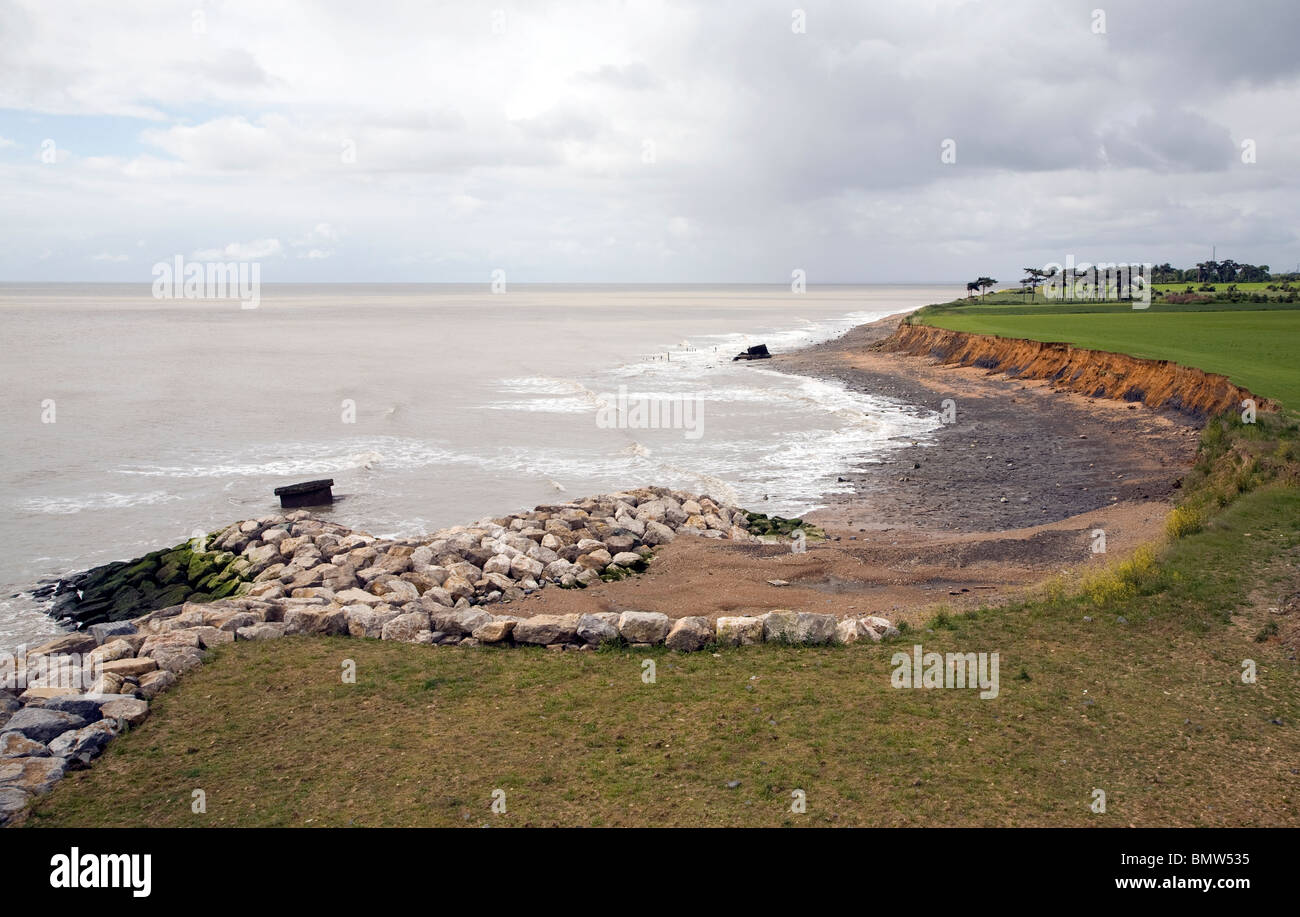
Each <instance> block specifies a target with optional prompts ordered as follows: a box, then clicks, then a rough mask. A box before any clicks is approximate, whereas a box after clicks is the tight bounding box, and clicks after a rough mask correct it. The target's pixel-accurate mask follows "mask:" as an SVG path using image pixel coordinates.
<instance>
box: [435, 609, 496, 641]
mask: <svg viewBox="0 0 1300 917" xmlns="http://www.w3.org/2000/svg"><path fill="white" fill-rule="evenodd" d="M430 620H431V623H432V627H433V629H434V630H438V631H442V632H443V633H445V634H455V635H457V636H461V637H469V636H472V635H473V634H474V631H475V630H476V629H477V628H479V627H482V626H483V625H484V624H487V623H488V622H489V621H491V620H493V617H492V615H490V614H488V613H487V612H486V611H482V610H480V609H477V608H447V609H445V610H439V611H438V612H437V613H436V614H434V615H432V616H431V618H430Z"/></svg>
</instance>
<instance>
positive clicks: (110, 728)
mask: <svg viewBox="0 0 1300 917" xmlns="http://www.w3.org/2000/svg"><path fill="white" fill-rule="evenodd" d="M115 735H117V723H116V722H114V721H113V720H100V721H99V722H98V723H91V724H90V725H89V726H86V727H83V728H81V729H77V730H74V731H72V732H65V733H64V734H63V735H61V736H59V737H58V738H57V739H55V740H54V741H53V742H51V743H50V756H51V757H58V758H66V759H67V761H68V767H70V768H72V767H78V766H80V767H85V766H87V765H88V764H90V762H91V761H92V760H94V759H95V758H98V757H99V755H100V754H101V753H102V752H103V751H104V749H105V748H106V747H107V746H108V743H109V742H111V741H112V740H113V736H115Z"/></svg>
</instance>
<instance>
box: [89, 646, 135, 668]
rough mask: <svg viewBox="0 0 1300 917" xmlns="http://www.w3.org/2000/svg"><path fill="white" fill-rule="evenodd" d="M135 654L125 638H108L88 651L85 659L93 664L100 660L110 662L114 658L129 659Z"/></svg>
mask: <svg viewBox="0 0 1300 917" xmlns="http://www.w3.org/2000/svg"><path fill="white" fill-rule="evenodd" d="M133 656H135V648H134V647H133V646H131V644H130V643H128V642H127V641H125V640H110V641H109V642H107V643H101V644H100V645H99V646H97V647H95V649H93V650H91V651H90V655H89V656H87V657H86V658H87V660H88V661H89V662H90V663H91V664H92V665H94V664H95V663H100V662H112V661H114V660H115V659H130V658H132V657H133Z"/></svg>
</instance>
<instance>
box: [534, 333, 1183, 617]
mask: <svg viewBox="0 0 1300 917" xmlns="http://www.w3.org/2000/svg"><path fill="white" fill-rule="evenodd" d="M897 322H898V318H897V317H895V318H891V319H886V320H884V321H881V322H876V323H873V324H870V325H862V326H859V327H857V328H855V329H853V330H851V331H849V332H848V333H847V334H845V335H844V336H843V337H840V338H838V339H836V340H834V341H829V342H827V343H824V344H820V345H818V346H816V347H812V348H809V349H807V350H803V351H800V352H797V353H793V354H788V355H778V356H776V357H774V358H773V359H772V360H769V361H764V363H763V364H761V365H763V366H764V367H766V368H771V369H778V370H784V371H788V372H792V373H798V374H800V375H807V376H817V377H821V378H833V379H838V380H840V381H842V382H843V383H845V384H846V385H848V386H850V387H852V388H854V389H856V390H860V391H865V392H871V393H874V394H878V395H884V396H888V397H893V398H897V399H899V400H901V401H906V402H908V403H911V404H915V405H921V406H925V407H929V408H932V409H933V410H935V411H942V410H943V402H944V400H945V399H951V400H952V401H953V402H954V404H955V408H956V416H955V420H954V422H953V423H950V424H946V425H945V426H944V427H943V428H942V429H941V430H940V431H939V432H938V433H937V434H935V435H934V437H932V438H931V439H930V440H928V441H927V442H928V444H927V445H911V444H909V445H908V446H906V447H904V448H902V449H899V450H897V451H895V452H893V453H892V454H891V455H890V457H889V459H888V460H887V461H885V462H879V463H873V464H867V465H863V466H861V467H859V468H856V469H853V470H851V471H850V470H846V472H845V473H844V475H843V477H842V478H841V480H843V481H844V482H846V483H850V484H851V485H852V491H853V492H852V493H849V494H835V495H829V496H828V497H827V503H828V505H827V507H826V508H824V509H822V510H818V511H817V512H815V513H812V514H810V515H809V517H808V518H809V520H810V521H812V522H815V523H816V524H818V525H820V526H822V527H823V528H824V529H825V530H826V533H827V536H828V540H827V541H825V542H818V543H810V544H809V546H808V550H807V552H806V553H804V554H794V553H792V552H791V551H790V549H789V548H788V547H786V546H783V545H757V544H740V543H731V542H725V541H708V540H704V539H695V538H688V537H679V538H677V539H676V540H675V541H674V542H673V543H672V544H671V545H668V546H666V547H665V548H662V549H661V550H660V551H659V552H658V553H657V555H656V557H655V560H654V562H653V564H652V565H651V568H650V570H649V572H647V573H646V574H644V575H642V576H638V577H634V578H632V579H628V580H623V581H620V582H615V583H602V584H599V585H596V586H592V587H590V588H587V589H584V590H561V589H546V590H542V591H541V592H539V593H537V594H535V595H533V596H530V597H529V598H528V599H525V600H524V601H523V602H517V603H513V604H512V607H511V608H510V613H513V614H520V615H533V614H566V613H573V612H595V611H621V610H627V609H637V610H642V611H661V612H664V613H665V614H667V615H669V616H670V617H674V618H676V617H682V616H685V615H704V616H707V617H710V618H714V617H717V616H719V615H731V614H761V613H762V612H764V611H769V610H771V609H774V608H790V609H795V610H799V611H818V612H832V613H835V614H838V615H841V616H845V615H859V614H881V615H883V616H885V617H888V618H890V619H892V620H896V621H901V620H907V621H910V622H911V623H918V622H919V621H921V620H923V619H924V618H925V617H926V616H927V615H928V614H930V613H932V611H933V609H934V608H935V607H936V606H939V605H947V606H950V607H953V608H964V607H971V606H974V605H978V604H994V603H998V602H1004V601H1008V600H1011V599H1014V598H1016V597H1018V596H1022V595H1024V594H1025V592H1026V590H1027V589H1031V588H1033V587H1034V586H1035V585H1036V584H1039V583H1041V582H1043V581H1044V580H1047V579H1050V578H1053V577H1061V576H1064V577H1066V578H1067V579H1068V578H1073V577H1077V576H1078V575H1079V574H1080V572H1082V571H1083V570H1085V569H1086V568H1088V567H1094V566H1098V565H1101V564H1105V563H1107V562H1108V561H1110V560H1114V559H1115V558H1116V557H1117V556H1123V555H1125V554H1127V553H1128V552H1130V551H1132V550H1133V549H1134V548H1135V547H1137V546H1138V545H1140V544H1142V543H1143V542H1146V541H1150V540H1153V539H1155V538H1157V537H1158V536H1159V534H1160V532H1161V529H1162V526H1163V520H1164V517H1165V515H1166V514H1167V512H1168V511H1169V506H1170V499H1171V497H1172V495H1173V494H1174V493H1176V490H1177V487H1178V486H1179V482H1180V480H1181V478H1182V475H1183V473H1184V472H1185V471H1186V469H1187V468H1188V467H1190V465H1191V463H1192V459H1193V457H1194V455H1195V451H1196V443H1197V437H1198V433H1199V427H1198V425H1197V423H1196V422H1195V421H1194V420H1192V419H1190V418H1187V417H1185V416H1183V415H1181V414H1178V413H1175V412H1172V411H1153V410H1151V409H1148V408H1146V407H1144V406H1142V405H1138V404H1128V403H1125V402H1119V401H1109V400H1105V399H1092V398H1087V397H1084V396H1081V395H1075V394H1070V393H1063V392H1057V391H1054V390H1053V389H1052V388H1051V387H1050V386H1049V385H1048V384H1046V383H1042V382H1025V381H1019V380H1015V379H1010V378H1007V377H1006V376H1002V375H996V374H990V373H988V372H986V371H985V370H981V369H977V368H970V367H955V366H940V365H936V364H935V362H934V361H933V360H931V359H929V358H926V357H914V356H904V355H898V354H891V353H882V352H879V351H872V350H869V349H868V348H869V346H870V344H871V343H873V342H874V341H876V340H879V339H881V338H882V337H884V336H886V335H888V334H889V333H890V332H891V331H892V330H893V328H894V327H895V326H896V324H897ZM1098 529H1100V530H1102V531H1103V532H1104V533H1105V535H1104V537H1105V549H1106V550H1105V552H1104V553H1099V552H1096V551H1095V550H1094V548H1096V547H1097V546H1099V540H1098V539H1097V537H1096V536H1095V535H1094V534H1093V533H1094V532H1095V531H1096V530H1098ZM770 580H778V581H784V582H785V583H787V584H788V585H771V584H770V583H769V581H770Z"/></svg>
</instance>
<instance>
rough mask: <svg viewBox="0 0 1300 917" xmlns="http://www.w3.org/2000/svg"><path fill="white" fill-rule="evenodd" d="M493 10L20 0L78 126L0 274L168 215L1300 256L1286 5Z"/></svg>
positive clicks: (952, 253)
mask: <svg viewBox="0 0 1300 917" xmlns="http://www.w3.org/2000/svg"><path fill="white" fill-rule="evenodd" d="M495 8H496V7H495V6H494V5H493V4H486V5H484V4H457V5H454V6H452V7H439V8H432V7H430V8H428V9H426V8H424V7H421V6H419V5H413V6H402V7H401V8H400V13H399V12H398V10H397V7H387V6H385V5H384V4H382V3H381V4H379V5H378V6H377V7H371V6H363V7H356V6H353V5H348V4H324V5H321V4H312V3H307V2H305V0H302V2H299V0H286V2H285V3H283V4H277V5H275V8H274V9H271V8H269V7H267V5H265V4H258V3H254V2H252V0H228V2H224V3H222V4H220V5H217V6H212V7H211V8H205V15H204V22H205V26H206V28H205V29H204V30H203V31H202V32H196V31H195V30H194V29H193V22H192V17H191V15H190V11H189V10H185V9H176V10H169V9H165V8H160V7H157V6H155V5H153V4H150V3H147V2H145V0H122V2H121V3H119V4H114V6H113V7H112V8H111V9H107V8H102V7H101V6H99V5H95V4H86V5H84V6H81V7H78V8H77V9H76V12H75V14H68V13H65V12H60V13H54V12H50V11H49V9H48V7H47V6H46V5H45V4H42V3H40V2H38V0H16V2H11V3H8V4H4V5H0V34H4V35H5V41H4V42H3V43H0V109H3V111H0V118H2V119H3V120H0V127H2V128H3V130H4V136H5V137H8V138H12V140H11V142H13V143H16V144H18V145H21V146H22V147H23V148H24V149H27V150H32V149H35V150H38V151H39V150H40V143H41V140H42V139H43V138H45V137H46V136H56V137H59V138H64V137H66V138H67V144H68V145H69V147H70V148H72V149H75V150H76V151H77V155H76V156H69V155H68V154H67V152H66V151H65V150H63V146H64V141H63V139H60V143H59V153H60V159H59V161H58V163H57V166H55V165H53V164H45V163H41V162H40V161H39V154H38V155H37V156H36V157H34V158H32V159H31V161H30V162H29V161H26V160H27V157H17V156H11V157H3V158H0V184H2V185H3V186H4V187H5V188H6V189H7V197H6V216H7V217H8V219H7V220H6V221H4V222H3V223H0V279H3V278H5V277H8V276H13V277H23V278H27V277H32V276H45V277H49V278H50V279H55V277H54V274H53V271H54V270H55V268H54V266H53V264H52V263H51V264H48V265H43V264H42V262H41V261H40V258H39V253H40V252H41V251H43V250H46V249H54V250H57V251H60V252H74V253H75V254H76V256H77V260H79V261H80V262H82V263H84V264H85V265H87V266H88V267H91V266H93V267H95V268H97V269H99V270H102V271H104V272H106V273H105V274H104V275H103V276H114V277H116V276H119V275H117V274H111V271H112V269H113V268H114V267H115V265H116V263H115V262H106V261H94V260H92V259H93V258H94V256H95V254H96V253H97V252H100V251H101V249H102V250H104V251H120V250H127V248H128V246H130V245H133V244H134V242H135V240H136V239H137V238H139V237H142V236H143V237H145V238H147V239H150V240H168V241H167V244H168V245H169V246H171V249H170V251H175V250H182V251H189V250H194V251H198V252H200V253H201V254H202V255H212V256H214V257H218V258H222V259H231V258H233V259H235V260H253V259H257V258H280V259H282V261H281V263H280V264H278V265H277V273H278V274H279V275H280V277H281V278H283V279H313V280H316V279H322V278H337V279H357V278H368V279H374V280H464V279H478V278H487V277H488V276H490V271H491V270H492V269H493V268H495V267H505V268H507V269H508V270H509V271H510V275H511V276H512V277H518V278H520V279H524V278H527V279H537V280H644V281H691V280H711V279H720V278H725V279H746V280H757V281H763V280H770V281H773V282H782V281H788V277H789V272H790V270H791V269H792V268H793V267H803V268H805V269H807V270H808V271H809V277H810V280H813V281H815V280H817V279H819V278H820V279H822V280H838V281H849V280H871V279H876V280H902V279H916V280H925V279H933V278H936V277H938V278H947V277H950V276H961V275H964V274H966V273H971V272H972V271H974V272H977V273H986V274H987V273H992V274H993V275H994V276H1000V275H1001V274H1003V273H1006V272H1007V271H1015V270H1018V269H1019V268H1020V267H1021V266H1023V265H1025V264H1035V263H1042V262H1043V261H1046V260H1059V258H1060V257H1062V255H1063V254H1064V252H1065V251H1066V250H1070V251H1074V252H1075V253H1076V254H1077V255H1078V256H1079V257H1081V258H1083V257H1087V258H1089V260H1103V259H1105V260H1120V259H1121V258H1126V259H1133V260H1147V259H1145V258H1143V257H1142V253H1143V252H1147V251H1153V252H1160V253H1161V255H1160V259H1161V260H1174V261H1178V260H1180V259H1181V260H1182V261H1194V260H1200V259H1201V258H1203V257H1204V255H1203V253H1202V251H1201V249H1202V248H1208V247H1209V245H1212V244H1215V243H1216V242H1217V243H1219V244H1220V251H1221V252H1223V251H1224V250H1225V246H1228V247H1229V248H1232V249H1234V250H1233V251H1232V252H1231V255H1232V256H1234V257H1237V258H1238V259H1239V260H1259V261H1266V262H1270V263H1277V264H1281V263H1294V261H1295V260H1297V257H1300V253H1297V252H1296V251H1295V249H1296V247H1297V241H1298V238H1297V232H1296V230H1295V229H1294V228H1293V225H1294V221H1293V219H1292V218H1291V216H1290V215H1291V214H1293V213H1294V212H1295V210H1296V209H1297V207H1300V118H1298V117H1297V116H1296V115H1295V114H1294V112H1296V111H1297V110H1300V55H1295V54H1293V53H1291V52H1290V46H1289V44H1288V42H1289V41H1290V38H1291V36H1294V35H1295V34H1297V33H1298V32H1300V6H1297V5H1296V4H1294V3H1293V2H1289V0H1259V3H1258V4H1256V5H1254V6H1252V8H1251V11H1250V13H1249V14H1248V15H1235V16H1228V15H1226V14H1224V13H1223V12H1222V10H1221V9H1219V8H1218V7H1216V6H1215V5H1213V4H1211V3H1210V2H1209V0H1187V2H1186V3H1175V2H1173V0H1115V2H1111V3H1108V4H1106V5H1105V9H1106V31H1105V32H1104V33H1102V34H1096V33H1094V31H1093V30H1092V23H1093V19H1092V5H1090V4H1080V3H1078V2H1074V0H1003V2H999V3H996V4H993V3H970V2H964V0H916V2H911V3H900V4H835V5H819V6H813V7H809V8H808V10H807V31H806V32H805V33H802V34H800V33H796V32H794V31H792V30H791V18H790V10H789V9H783V8H779V7H775V6H769V5H764V4H753V3H752V2H744V0H720V2H717V3H709V4H681V3H674V2H654V0H647V2H646V3H643V4H621V5H612V6H611V5H610V4H607V3H604V2H600V0H571V2H560V0H547V2H544V3H540V4H537V5H531V4H530V5H520V6H518V7H515V8H512V9H511V10H509V12H508V15H507V16H506V17H505V19H504V20H502V21H500V22H498V21H497V20H494V18H493V16H492V11H493V10H494V9H495ZM377 13H378V15H377ZM52 119H54V123H55V124H57V125H58V126H59V129H58V130H57V131H53V130H52V129H48V128H49V123H50V122H51V120H52ZM1244 139H1252V140H1254V141H1256V142H1257V147H1258V153H1259V155H1258V161H1257V162H1256V163H1254V164H1246V163H1243V162H1242V161H1241V158H1240V144H1241V142H1242V141H1243V140H1244ZM945 140H952V141H954V143H955V150H956V161H955V162H952V163H945V162H943V161H942V160H941V158H940V152H941V145H942V144H943V142H944V141H945ZM0 145H3V144H2V143H0ZM648 150H649V151H652V152H653V155H652V156H650V155H646V153H647V151H648ZM15 160H23V161H21V162H15ZM308 227H311V228H308ZM322 227H324V228H322ZM92 239H93V240H94V241H93V243H92V242H89V241H87V240H92ZM214 239H244V240H253V241H252V242H243V243H231V244H230V245H225V246H224V247H223V246H220V245H218V246H217V247H215V248H214V247H213V245H214V242H213V240H214ZM280 240H286V241H285V242H283V243H281V242H280ZM155 244H161V243H155ZM144 254H146V253H145V252H142V257H143V256H144ZM147 254H148V255H151V256H155V257H159V258H164V257H169V250H164V251H160V252H155V251H153V250H152V249H151V250H149V251H148V252H147ZM131 269H132V268H131V267H130V266H129V265H127V264H122V265H120V270H121V271H122V272H123V273H122V275H121V276H128V275H127V273H126V272H128V271H129V270H131Z"/></svg>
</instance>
